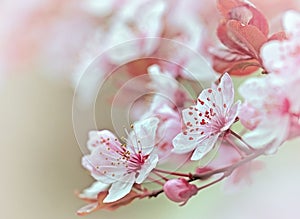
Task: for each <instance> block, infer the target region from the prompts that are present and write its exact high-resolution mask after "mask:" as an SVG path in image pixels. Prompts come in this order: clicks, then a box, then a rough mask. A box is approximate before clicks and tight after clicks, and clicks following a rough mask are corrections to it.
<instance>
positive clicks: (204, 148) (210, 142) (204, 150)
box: [191, 135, 219, 160]
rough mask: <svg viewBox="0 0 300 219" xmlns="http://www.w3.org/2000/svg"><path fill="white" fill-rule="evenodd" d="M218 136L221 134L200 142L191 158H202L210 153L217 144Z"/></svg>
mask: <svg viewBox="0 0 300 219" xmlns="http://www.w3.org/2000/svg"><path fill="white" fill-rule="evenodd" d="M218 137H219V135H214V136H210V137H209V138H207V139H205V140H204V141H202V142H201V144H199V146H197V148H196V149H195V151H194V153H193V155H192V157H191V160H200V159H201V158H203V157H204V156H205V155H206V154H208V153H209V152H210V151H211V150H212V149H213V147H214V146H215V144H216V141H217V140H218Z"/></svg>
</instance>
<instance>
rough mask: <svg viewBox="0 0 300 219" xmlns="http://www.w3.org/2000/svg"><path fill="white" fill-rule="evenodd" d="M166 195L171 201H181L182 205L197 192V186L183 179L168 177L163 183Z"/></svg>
mask: <svg viewBox="0 0 300 219" xmlns="http://www.w3.org/2000/svg"><path fill="white" fill-rule="evenodd" d="M164 192H165V194H166V196H167V197H168V198H169V199H170V200H171V201H173V202H182V204H181V205H184V204H185V203H186V202H187V201H188V200H189V199H190V198H191V197H192V196H193V195H196V194H197V192H198V189H197V186H195V185H194V184H190V183H188V182H187V181H186V180H185V179H182V178H179V179H170V180H168V181H167V182H166V183H165V184H164Z"/></svg>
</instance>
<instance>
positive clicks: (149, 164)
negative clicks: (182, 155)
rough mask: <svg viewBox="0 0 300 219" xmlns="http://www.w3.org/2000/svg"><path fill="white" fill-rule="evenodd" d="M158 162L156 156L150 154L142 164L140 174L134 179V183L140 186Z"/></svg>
mask: <svg viewBox="0 0 300 219" xmlns="http://www.w3.org/2000/svg"><path fill="white" fill-rule="evenodd" d="M157 162H158V155H157V154H151V155H150V156H149V158H148V159H147V161H146V162H145V163H144V164H143V166H142V169H141V170H140V174H139V175H138V177H137V178H136V180H135V182H136V183H138V184H141V183H142V182H143V181H144V180H145V179H146V178H147V177H148V175H149V173H150V172H151V171H152V170H153V169H154V168H155V167H156V164H157Z"/></svg>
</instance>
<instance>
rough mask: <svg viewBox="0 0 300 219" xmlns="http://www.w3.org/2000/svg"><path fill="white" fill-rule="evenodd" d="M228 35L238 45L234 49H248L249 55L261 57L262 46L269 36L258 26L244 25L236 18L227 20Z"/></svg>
mask: <svg viewBox="0 0 300 219" xmlns="http://www.w3.org/2000/svg"><path fill="white" fill-rule="evenodd" d="M227 35H228V37H230V38H231V40H232V41H233V42H234V43H235V44H237V45H238V47H235V48H234V49H238V50H239V51H247V53H246V54H247V55H250V56H251V57H253V58H256V59H259V51H260V48H261V46H262V45H263V44H264V43H266V42H267V40H268V38H267V37H266V36H265V35H264V34H263V33H262V32H261V31H260V30H259V29H257V27H255V26H252V25H246V26H243V25H241V23H239V22H238V21H235V20H231V21H229V22H227Z"/></svg>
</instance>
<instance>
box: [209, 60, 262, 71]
mask: <svg viewBox="0 0 300 219" xmlns="http://www.w3.org/2000/svg"><path fill="white" fill-rule="evenodd" d="M213 60H214V62H213V68H214V70H215V71H217V72H220V73H224V72H228V73H229V74H231V75H239V76H242V75H249V74H251V73H253V72H255V71H257V70H258V69H259V66H260V64H259V63H258V61H257V60H255V59H248V60H237V61H227V60H225V59H222V58H221V57H216V56H215V57H213Z"/></svg>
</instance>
